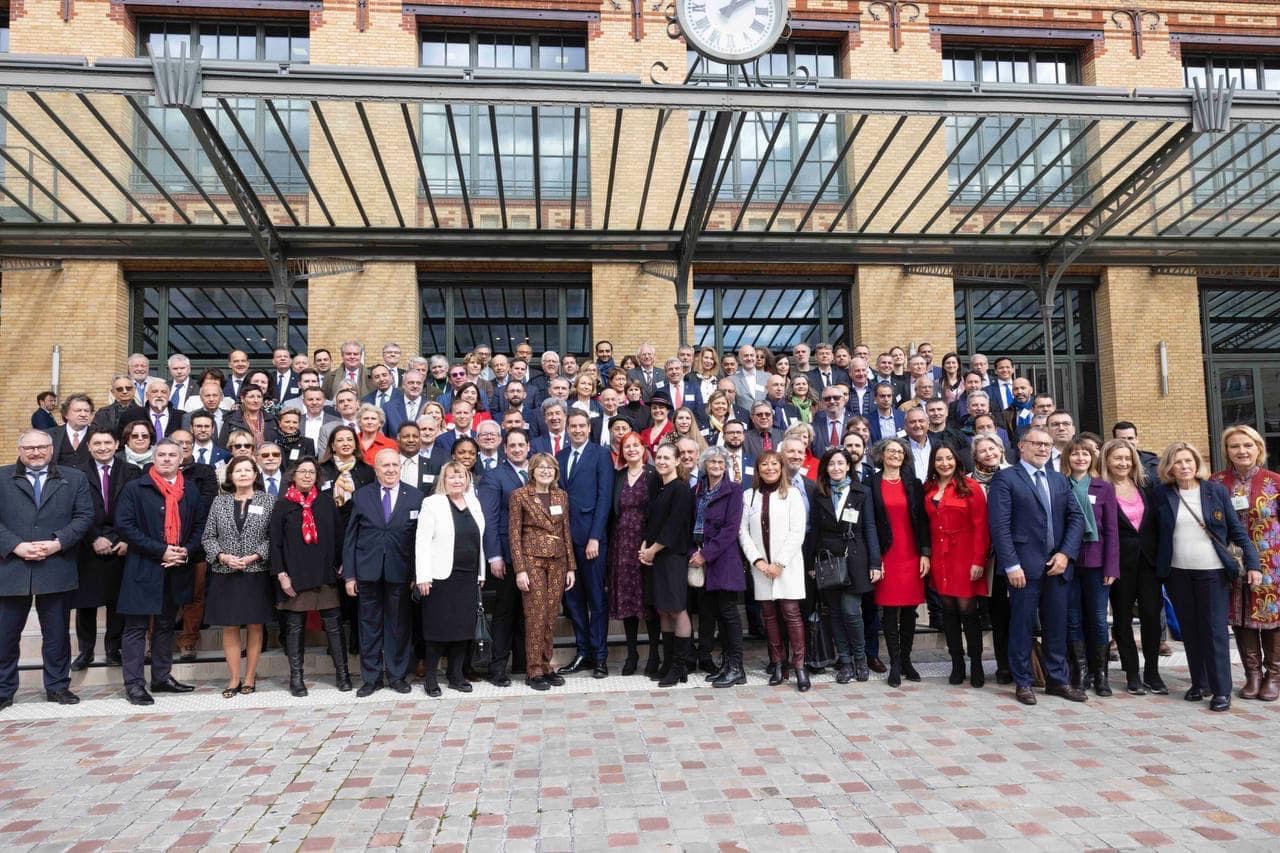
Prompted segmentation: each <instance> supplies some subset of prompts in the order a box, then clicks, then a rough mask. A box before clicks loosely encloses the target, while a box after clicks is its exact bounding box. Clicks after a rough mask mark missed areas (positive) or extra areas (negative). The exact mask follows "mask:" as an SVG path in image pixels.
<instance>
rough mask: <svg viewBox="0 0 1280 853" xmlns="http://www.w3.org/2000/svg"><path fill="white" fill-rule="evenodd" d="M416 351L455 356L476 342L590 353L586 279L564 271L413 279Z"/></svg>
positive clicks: (496, 348)
mask: <svg viewBox="0 0 1280 853" xmlns="http://www.w3.org/2000/svg"><path fill="white" fill-rule="evenodd" d="M419 286H420V288H421V297H422V351H423V352H424V353H442V354H444V355H447V356H449V357H450V358H457V357H459V356H462V355H464V354H465V353H468V352H470V351H471V350H473V349H475V348H476V347H477V346H479V345H480V344H486V345H488V346H490V347H492V348H493V351H494V352H507V353H509V352H512V351H514V350H515V347H516V344H518V343H520V342H521V341H524V340H528V341H529V343H530V344H531V345H532V346H533V351H534V352H535V353H540V352H542V351H543V350H547V349H553V350H555V351H556V352H559V353H562V354H563V353H574V354H583V353H590V352H591V278H590V276H589V275H575V274H564V273H549V274H538V273H532V274H531V273H510V274H503V273H477V274H468V273H449V274H447V275H443V274H442V275H427V276H423V277H422V278H420V279H419Z"/></svg>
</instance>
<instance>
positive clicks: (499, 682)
mask: <svg viewBox="0 0 1280 853" xmlns="http://www.w3.org/2000/svg"><path fill="white" fill-rule="evenodd" d="M489 683H490V684H492V685H493V686H494V687H510V686H511V676H509V675H507V674H506V673H505V672H498V673H494V674H493V675H490V676H489Z"/></svg>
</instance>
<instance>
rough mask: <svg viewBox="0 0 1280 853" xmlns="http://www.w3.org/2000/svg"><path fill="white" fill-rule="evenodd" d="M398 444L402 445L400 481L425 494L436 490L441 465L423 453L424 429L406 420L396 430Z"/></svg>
mask: <svg viewBox="0 0 1280 853" xmlns="http://www.w3.org/2000/svg"><path fill="white" fill-rule="evenodd" d="M396 444H397V445H399V447H400V482H402V483H404V484H405V485H409V486H413V487H414V488H415V489H417V490H418V491H420V492H422V494H423V495H429V494H431V493H432V492H433V491H435V488H436V476H437V475H439V473H440V468H441V465H437V464H436V463H435V462H433V461H431V457H429V456H423V455H422V452H421V451H422V429H421V428H420V427H419V426H418V425H417V424H415V423H411V422H409V421H405V422H404V423H402V424H400V429H399V430H398V431H397V432H396ZM442 464H443V463H442Z"/></svg>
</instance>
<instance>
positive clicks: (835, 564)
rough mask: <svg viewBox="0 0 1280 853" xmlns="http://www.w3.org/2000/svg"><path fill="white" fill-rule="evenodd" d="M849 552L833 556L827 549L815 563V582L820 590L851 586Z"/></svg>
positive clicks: (819, 553)
mask: <svg viewBox="0 0 1280 853" xmlns="http://www.w3.org/2000/svg"><path fill="white" fill-rule="evenodd" d="M848 558H849V552H847V551H844V552H841V553H839V554H833V553H831V552H830V551H828V550H826V549H825V548H824V549H823V550H821V551H819V552H818V556H817V558H816V559H814V561H813V582H814V584H815V585H816V586H817V587H818V589H820V590H824V589H840V588H841V587H846V586H848V585H849V563H848Z"/></svg>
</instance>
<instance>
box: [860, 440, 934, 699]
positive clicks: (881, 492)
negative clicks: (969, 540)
mask: <svg viewBox="0 0 1280 853" xmlns="http://www.w3.org/2000/svg"><path fill="white" fill-rule="evenodd" d="M907 458H908V456H907V450H906V447H905V446H904V445H903V443H902V442H901V441H899V440H897V439H889V440H888V441H886V442H885V443H884V445H883V447H881V449H880V466H881V468H880V470H879V471H877V472H876V473H874V474H872V475H871V476H870V478H869V479H868V486H869V487H870V489H871V496H872V500H873V501H874V502H875V504H874V505H875V509H876V537H877V538H878V539H879V540H880V551H881V555H882V558H883V560H884V578H883V579H882V580H881V581H880V583H878V584H877V585H876V593H875V594H876V604H878V605H879V606H880V608H881V617H880V624H881V626H882V627H883V628H884V642H885V645H886V646H887V647H888V649H889V675H888V679H887V680H888V683H889V686H890V687H897V686H899V685H901V684H902V679H903V677H904V676H905V677H906V678H907V680H908V681H919V680H920V673H918V672H916V668H915V667H914V666H912V665H911V649H912V646H913V645H914V640H915V633H916V608H917V607H919V606H920V604H921V603H922V602H923V601H924V578H925V576H926V575H927V574H929V553H930V549H929V520H928V517H927V516H926V515H925V513H924V490H923V488H922V487H921V484H920V481H919V480H917V479H916V478H915V472H914V471H913V470H912V467H911V466H910V465H907V464H904V463H905V462H906V460H907Z"/></svg>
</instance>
